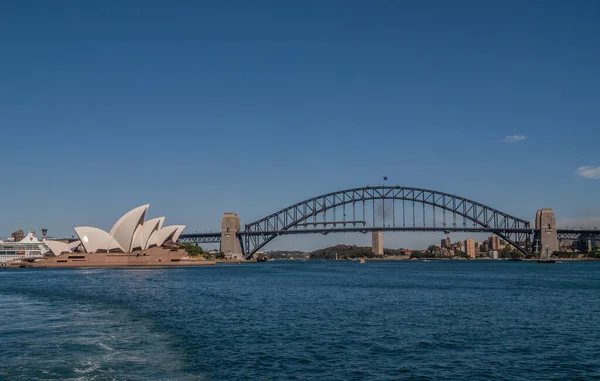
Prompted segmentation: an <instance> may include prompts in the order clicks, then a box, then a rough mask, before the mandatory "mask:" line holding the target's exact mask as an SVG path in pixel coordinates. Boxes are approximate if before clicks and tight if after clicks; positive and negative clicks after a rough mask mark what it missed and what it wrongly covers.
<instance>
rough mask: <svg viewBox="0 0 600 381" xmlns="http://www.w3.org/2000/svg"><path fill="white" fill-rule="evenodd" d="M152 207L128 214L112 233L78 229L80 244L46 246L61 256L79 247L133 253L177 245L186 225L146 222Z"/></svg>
mask: <svg viewBox="0 0 600 381" xmlns="http://www.w3.org/2000/svg"><path fill="white" fill-rule="evenodd" d="M149 206H150V205H142V206H140V207H137V208H135V209H132V210H130V211H129V212H127V213H125V214H124V215H123V216H122V217H121V218H119V220H118V221H117V222H116V223H115V224H114V225H113V227H112V228H111V229H110V231H109V232H106V231H104V230H101V229H98V228H95V227H92V226H79V227H76V228H75V233H77V236H78V237H79V241H74V242H71V243H64V242H60V241H49V240H47V241H46V242H45V243H46V244H47V245H48V247H49V248H50V250H51V251H52V253H54V255H59V254H61V253H64V252H72V251H74V250H76V249H77V248H78V247H81V249H82V250H83V251H84V252H86V253H130V252H133V251H136V250H146V249H150V248H153V247H162V246H164V245H169V244H174V243H175V242H177V239H178V238H179V236H180V235H181V233H182V232H183V229H184V228H185V226H184V225H171V226H163V222H164V220H165V218H164V217H159V218H153V219H150V220H148V221H145V217H146V212H147V211H148V207H149Z"/></svg>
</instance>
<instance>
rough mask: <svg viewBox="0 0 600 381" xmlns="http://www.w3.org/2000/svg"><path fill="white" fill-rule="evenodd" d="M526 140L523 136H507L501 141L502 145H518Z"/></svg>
mask: <svg viewBox="0 0 600 381" xmlns="http://www.w3.org/2000/svg"><path fill="white" fill-rule="evenodd" d="M525 139H527V136H525V135H508V136H505V137H504V140H502V141H503V142H504V143H518V142H522V141H523V140H525Z"/></svg>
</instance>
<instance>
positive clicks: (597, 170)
mask: <svg viewBox="0 0 600 381" xmlns="http://www.w3.org/2000/svg"><path fill="white" fill-rule="evenodd" d="M577 174H578V175H579V176H581V177H586V178H588V179H594V180H600V167H591V166H583V167H579V168H577Z"/></svg>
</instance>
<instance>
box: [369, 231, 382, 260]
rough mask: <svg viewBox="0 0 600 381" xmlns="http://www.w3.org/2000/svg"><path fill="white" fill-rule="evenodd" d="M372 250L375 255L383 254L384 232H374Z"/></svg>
mask: <svg viewBox="0 0 600 381" xmlns="http://www.w3.org/2000/svg"><path fill="white" fill-rule="evenodd" d="M372 239H373V241H372V250H373V254H375V255H383V232H382V231H378V232H373V236H372Z"/></svg>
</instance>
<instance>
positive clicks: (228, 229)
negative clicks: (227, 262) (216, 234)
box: [221, 213, 244, 259]
mask: <svg viewBox="0 0 600 381" xmlns="http://www.w3.org/2000/svg"><path fill="white" fill-rule="evenodd" d="M239 232H240V217H239V216H238V215H237V214H234V213H225V214H224V215H223V220H222V221H221V252H222V253H223V254H225V258H227V259H244V253H243V252H242V245H241V243H240V238H239V236H238V233H239Z"/></svg>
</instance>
